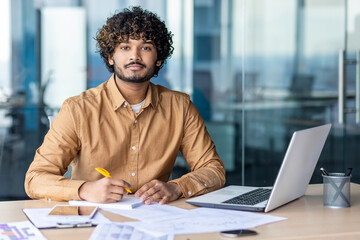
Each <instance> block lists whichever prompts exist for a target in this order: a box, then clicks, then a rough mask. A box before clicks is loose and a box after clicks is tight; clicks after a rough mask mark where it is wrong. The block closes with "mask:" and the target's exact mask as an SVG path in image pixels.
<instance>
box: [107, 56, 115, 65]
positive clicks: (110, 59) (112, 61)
mask: <svg viewBox="0 0 360 240" xmlns="http://www.w3.org/2000/svg"><path fill="white" fill-rule="evenodd" d="M108 62H109V64H110V65H114V58H113V57H112V56H111V57H110V56H109V57H108Z"/></svg>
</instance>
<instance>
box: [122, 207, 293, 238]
mask: <svg viewBox="0 0 360 240" xmlns="http://www.w3.org/2000/svg"><path fill="white" fill-rule="evenodd" d="M285 219H286V218H284V217H275V216H271V215H268V214H260V213H251V212H243V211H235V210H223V209H213V208H196V209H193V210H188V211H187V212H186V213H184V214H182V215H177V216H176V217H175V218H172V219H168V220H166V219H161V220H159V221H154V222H151V223H148V222H126V224H127V225H131V226H133V227H135V228H139V229H147V230H149V231H156V232H163V233H173V234H195V233H206V232H220V231H226V230H233V229H239V228H242V229H246V228H254V227H257V226H260V225H263V224H268V223H273V222H277V221H281V220H285Z"/></svg>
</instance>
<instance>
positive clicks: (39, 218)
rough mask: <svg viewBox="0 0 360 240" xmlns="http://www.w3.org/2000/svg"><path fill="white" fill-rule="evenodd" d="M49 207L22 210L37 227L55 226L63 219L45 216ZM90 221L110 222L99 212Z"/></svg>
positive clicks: (95, 223) (95, 222)
mask: <svg viewBox="0 0 360 240" xmlns="http://www.w3.org/2000/svg"><path fill="white" fill-rule="evenodd" d="M50 211H51V208H24V209H23V212H24V213H25V215H26V216H27V217H28V218H29V220H30V221H31V222H32V223H33V224H34V225H35V226H36V227H37V228H55V227H56V226H57V223H58V222H63V221H64V220H63V219H62V218H61V217H60V218H56V217H54V216H51V217H49V216H47V215H48V214H49V212H50ZM90 222H91V223H92V224H94V225H97V224H100V223H110V222H111V221H110V220H109V219H108V218H106V217H105V216H104V215H103V214H101V213H100V212H97V213H96V214H95V216H94V217H93V218H92V219H91V220H90Z"/></svg>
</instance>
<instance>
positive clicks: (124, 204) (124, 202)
mask: <svg viewBox="0 0 360 240" xmlns="http://www.w3.org/2000/svg"><path fill="white" fill-rule="evenodd" d="M69 204H70V205H74V206H98V207H100V208H104V209H106V208H109V209H133V208H135V207H138V206H140V205H142V204H143V201H142V200H141V199H140V198H138V197H123V199H121V201H120V202H116V203H93V202H88V201H77V200H72V201H69Z"/></svg>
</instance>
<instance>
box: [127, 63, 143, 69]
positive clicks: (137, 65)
mask: <svg viewBox="0 0 360 240" xmlns="http://www.w3.org/2000/svg"><path fill="white" fill-rule="evenodd" d="M145 67H146V66H145V65H144V64H141V63H136V62H131V63H129V64H126V65H125V68H129V69H130V70H133V71H137V70H141V69H143V68H145Z"/></svg>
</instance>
